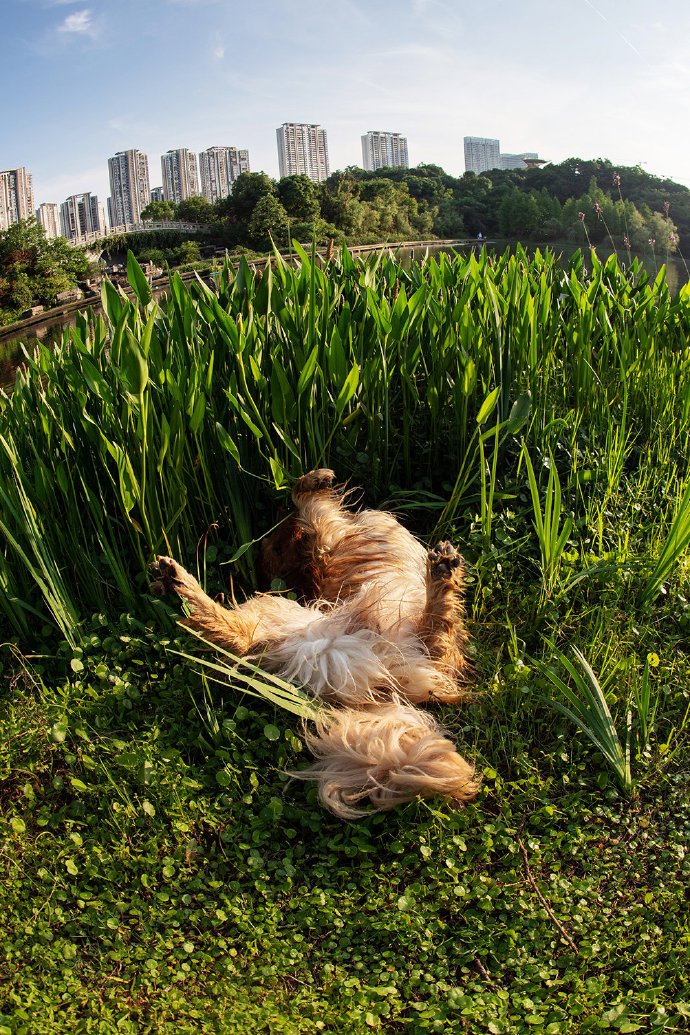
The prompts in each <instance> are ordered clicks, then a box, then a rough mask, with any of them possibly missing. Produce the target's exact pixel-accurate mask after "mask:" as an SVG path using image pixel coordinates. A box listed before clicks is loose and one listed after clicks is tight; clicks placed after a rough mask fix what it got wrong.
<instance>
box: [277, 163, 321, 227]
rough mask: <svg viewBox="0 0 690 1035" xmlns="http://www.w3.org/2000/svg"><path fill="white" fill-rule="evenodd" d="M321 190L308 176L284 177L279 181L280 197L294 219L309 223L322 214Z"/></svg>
mask: <svg viewBox="0 0 690 1035" xmlns="http://www.w3.org/2000/svg"><path fill="white" fill-rule="evenodd" d="M320 194H321V192H320V189H319V185H318V184H317V183H314V181H313V180H310V179H309V177H308V176H304V175H299V176H284V177H283V178H282V180H279V181H278V197H279V198H280V201H281V202H282V204H283V207H284V208H285V211H286V212H287V214H288V215H289V216H290V217H291V218H292V219H298V220H300V221H301V222H304V223H309V222H311V221H312V220H313V219H316V217H317V216H319V215H320V213H321V204H320V200H321V199H320Z"/></svg>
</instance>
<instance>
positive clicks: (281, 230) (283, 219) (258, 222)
mask: <svg viewBox="0 0 690 1035" xmlns="http://www.w3.org/2000/svg"><path fill="white" fill-rule="evenodd" d="M289 223H290V221H289V219H288V214H287V212H286V211H285V209H284V208H283V206H282V205H281V203H280V202H279V201H278V199H277V198H276V197H275V196H274V195H273V194H265V195H264V196H263V197H262V198H260V199H259V200H258V201H257V203H256V205H255V207H254V211H253V212H252V216H251V219H250V220H249V240H250V241H251V243H252V244H253V245H254V247H255V248H260V249H262V250H265V249H267V248H270V247H271V242H273V243H275V244H277V245H282V244H285V243H286V241H287V237H288V228H289Z"/></svg>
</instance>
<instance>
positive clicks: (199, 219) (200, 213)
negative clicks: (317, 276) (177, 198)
mask: <svg viewBox="0 0 690 1035" xmlns="http://www.w3.org/2000/svg"><path fill="white" fill-rule="evenodd" d="M215 215H216V213H215V209H214V207H213V205H212V204H211V203H210V201H207V200H206V198H202V197H201V195H200V194H193V195H192V196H191V198H186V199H185V200H184V201H181V202H180V204H179V205H178V206H177V209H176V211H175V216H176V218H177V219H180V220H182V222H185V223H212V222H213V220H214V219H215Z"/></svg>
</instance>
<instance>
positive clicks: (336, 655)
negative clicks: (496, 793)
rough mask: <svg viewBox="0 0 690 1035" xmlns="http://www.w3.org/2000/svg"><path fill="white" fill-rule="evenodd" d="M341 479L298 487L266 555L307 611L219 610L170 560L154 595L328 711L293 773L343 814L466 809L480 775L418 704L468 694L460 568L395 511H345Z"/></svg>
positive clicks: (259, 602) (446, 550) (272, 604)
mask: <svg viewBox="0 0 690 1035" xmlns="http://www.w3.org/2000/svg"><path fill="white" fill-rule="evenodd" d="M334 482H335V475H334V474H333V472H332V471H327V470H319V471H312V472H310V473H309V474H307V475H304V476H303V477H302V478H300V479H298V481H297V483H296V485H295V488H294V490H293V502H294V505H295V513H294V514H293V515H291V516H290V517H289V518H287V520H286V521H285V522H284V523H283V524H282V525H281V526H280V528H279V529H278V530H277V531H276V532H275V533H273V534H272V535H271V536H269V537H268V538H267V540H266V542H265V545H264V549H263V555H262V567H263V570H264V573H265V576H266V578H267V579H273V578H283V579H286V580H287V579H289V580H290V582H291V584H292V587H293V588H295V589H296V590H297V591H298V592H299V593H300V595H301V597H302V598H303V602H302V603H298V602H297V601H294V600H289V599H287V598H286V597H284V596H276V595H272V594H257V595H255V596H253V597H251V598H250V599H249V600H247V601H246V602H245V603H243V604H241V605H239V606H238V607H234V608H232V609H227V608H224V607H221V606H220V605H219V604H217V603H215V602H214V601H213V600H211V599H210V598H209V597H208V596H207V595H206V594H205V593H204V591H203V590H202V589H201V587H200V586H199V584H198V582H197V581H196V579H195V578H194V577H193V576H192V575H190V574H189V573H188V572H186V571H185V570H184V569H183V568H181V567H180V565H178V564H177V563H176V562H175V561H173V560H171V559H170V558H168V557H159V558H158V559H157V561H156V564H155V565H154V566H153V574H154V581H153V582H152V585H151V589H152V591H153V592H155V593H159V594H160V593H168V592H175V593H177V594H178V595H179V596H180V597H182V598H183V599H184V600H186V601H187V603H188V604H189V606H190V608H191V614H190V615H189V616H188V617H186V618H185V619H184V623H183V624H186V625H188V626H189V627H191V628H193V629H194V630H195V631H197V632H198V633H200V634H201V635H202V636H204V637H205V638H206V639H208V640H210V641H211V642H213V643H217V644H218V645H219V646H222V647H224V648H225V649H227V650H229V651H232V652H233V653H236V654H239V655H243V656H247V657H250V658H253V659H254V660H256V661H257V662H260V664H261V665H262V666H263V667H264V668H266V669H267V670H269V671H271V672H276V673H278V674H279V675H281V676H282V677H283V678H284V679H288V680H291V681H293V682H297V683H300V684H302V685H304V686H305V687H307V688H309V689H310V690H311V692H312V693H313V694H314V695H315V696H317V697H320V698H323V699H325V700H326V701H328V702H329V704H331V705H332V706H333V707H331V708H328V709H326V710H324V712H323V714H322V717H320V718H319V720H318V721H317V722H316V723H315V732H307V733H306V734H305V740H306V742H307V745H308V746H309V748H310V749H311V751H312V753H313V755H314V756H315V758H316V760H317V761H316V763H315V764H314V765H313V766H312V767H311V768H310V769H307V770H305V771H302V772H300V773H297V774H295V775H297V776H300V777H302V778H304V779H309V780H315V781H316V782H317V783H318V788H319V796H320V799H321V801H322V802H323V804H324V805H325V806H326V807H327V808H329V809H330V810H331V811H332V812H334V813H335V814H336V815H338V816H341V817H342V818H346V819H351V818H355V817H357V816H361V815H363V814H365V813H366V811H368V810H367V809H366V808H365V807H364V803H365V802H368V803H369V806H370V808H373V809H378V810H384V809H390V808H393V807H394V806H395V805H398V804H400V803H402V802H405V801H410V800H411V799H412V798H414V797H416V796H417V795H423V796H426V797H428V796H431V795H435V794H442V795H445V796H446V797H448V798H451V799H454V800H455V801H458V802H465V801H468V800H469V799H471V798H472V797H473V796H474V795H475V794H476V792H477V787H478V782H477V780H476V779H475V776H474V771H473V769H472V767H471V766H470V765H468V764H467V762H465V761H464V759H462V758H461V756H460V755H459V754H458V753H457V751H456V750H455V748H454V746H453V744H452V743H451V741H450V740H448V739H447V737H445V736H444V735H443V731H442V730H441V728H440V727H439V725H438V724H437V723H436V722H435V720H434V719H432V718H431V716H429V715H428V714H427V713H425V712H422V711H420V710H419V709H417V708H415V707H413V705H415V704H418V703H421V702H427V701H434V700H436V701H443V702H446V703H451V702H456V701H458V700H459V699H460V698H461V696H462V691H461V689H460V687H459V685H458V681H460V680H463V679H465V678H466V676H467V670H468V664H467V660H466V654H465V648H466V644H467V635H466V632H465V627H464V623H463V611H462V605H461V600H460V587H461V583H462V575H463V566H462V559H461V558H460V556H459V554H458V553H457V552H456V551H455V550H454V549H453V547H452V546H450V544H449V543H439V544H438V546H436V547H435V548H434V549H432V550H428V551H427V550H426V549H425V548H424V547H423V546H422V545H421V543H419V542H418V541H417V540H416V539H415V538H414V537H413V536H411V535H410V533H409V532H407V531H406V530H405V529H404V528H403V527H402V526H401V525H400V524H399V522H398V521H397V520H396V519H395V518H394V517H393V516H392V515H391V514H388V513H385V512H383V511H371V510H363V511H359V512H352V511H349V510H347V509H346V508H345V507H344V505H343V504H344V500H343V493H342V491H340V490H339V489H337V488H335V487H334Z"/></svg>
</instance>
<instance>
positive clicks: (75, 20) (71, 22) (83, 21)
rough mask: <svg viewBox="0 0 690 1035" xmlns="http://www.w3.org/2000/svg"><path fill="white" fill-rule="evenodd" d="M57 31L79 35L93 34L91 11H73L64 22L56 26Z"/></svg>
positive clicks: (94, 30)
mask: <svg viewBox="0 0 690 1035" xmlns="http://www.w3.org/2000/svg"><path fill="white" fill-rule="evenodd" d="M58 32H65V33H75V34H76V35H80V36H95V35H96V27H95V25H94V24H93V22H92V21H91V11H89V10H86V9H85V10H83V11H75V13H74V14H68V15H67V17H66V18H65V20H64V22H63V23H62V24H61V25H59V26H58Z"/></svg>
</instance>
